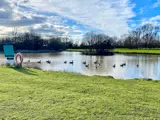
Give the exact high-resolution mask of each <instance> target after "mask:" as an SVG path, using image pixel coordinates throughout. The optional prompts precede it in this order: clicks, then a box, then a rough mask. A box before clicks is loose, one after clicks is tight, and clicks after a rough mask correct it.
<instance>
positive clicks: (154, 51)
mask: <svg viewBox="0 0 160 120" xmlns="http://www.w3.org/2000/svg"><path fill="white" fill-rule="evenodd" d="M85 50H86V49H68V50H67V51H68V52H84V51H85ZM113 52H114V53H129V54H157V55H159V54H160V48H155V49H154V48H152V49H128V48H116V49H114V50H113Z"/></svg>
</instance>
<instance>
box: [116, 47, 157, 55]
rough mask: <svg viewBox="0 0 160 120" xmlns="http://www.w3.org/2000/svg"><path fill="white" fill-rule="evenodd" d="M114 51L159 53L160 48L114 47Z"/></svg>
mask: <svg viewBox="0 0 160 120" xmlns="http://www.w3.org/2000/svg"><path fill="white" fill-rule="evenodd" d="M113 52H114V53H135V54H160V49H158V48H157V49H127V48H119V49H114V51H113Z"/></svg>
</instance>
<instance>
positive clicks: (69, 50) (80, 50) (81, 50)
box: [66, 49, 86, 52]
mask: <svg viewBox="0 0 160 120" xmlns="http://www.w3.org/2000/svg"><path fill="white" fill-rule="evenodd" d="M66 51H68V52H85V51H86V49H67V50H66Z"/></svg>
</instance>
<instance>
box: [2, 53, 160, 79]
mask: <svg viewBox="0 0 160 120" xmlns="http://www.w3.org/2000/svg"><path fill="white" fill-rule="evenodd" d="M24 57H25V58H24V66H27V67H29V68H36V69H41V70H49V71H66V72H74V73H78V74H84V75H88V76H93V75H100V76H113V77H114V78H119V79H132V78H150V79H154V80H160V56H159V55H133V54H131V55H124V54H116V55H114V56H86V55H81V53H80V52H60V53H38V54H35V53H34V54H31V53H25V54H24ZM40 60H41V63H38V61H40ZM47 60H49V61H50V62H51V63H47V62H46V61H47ZM72 61H73V64H72ZM65 62H66V63H65ZM83 62H86V64H84V63H83ZM95 62H96V63H95ZM4 63H5V58H4V56H3V54H0V64H4ZM122 64H124V65H122Z"/></svg>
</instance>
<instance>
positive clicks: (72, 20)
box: [0, 0, 160, 41]
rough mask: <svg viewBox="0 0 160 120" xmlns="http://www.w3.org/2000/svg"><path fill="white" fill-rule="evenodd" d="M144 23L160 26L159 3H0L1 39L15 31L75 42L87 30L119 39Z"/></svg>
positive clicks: (21, 0)
mask: <svg viewBox="0 0 160 120" xmlns="http://www.w3.org/2000/svg"><path fill="white" fill-rule="evenodd" d="M146 23H152V24H154V25H160V0H67V1H66V0H0V30H1V33H0V37H5V36H7V35H10V34H11V32H12V31H13V30H14V29H16V30H18V31H20V32H26V31H30V30H33V31H35V32H37V33H39V34H41V35H42V36H43V37H51V36H53V35H54V36H62V37H70V38H72V39H73V40H75V41H78V40H82V38H83V35H84V34H85V33H86V32H89V31H95V32H100V33H105V34H108V35H110V36H118V37H120V36H121V35H123V34H126V33H128V31H130V30H132V29H135V28H136V27H138V26H140V25H143V24H146Z"/></svg>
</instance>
